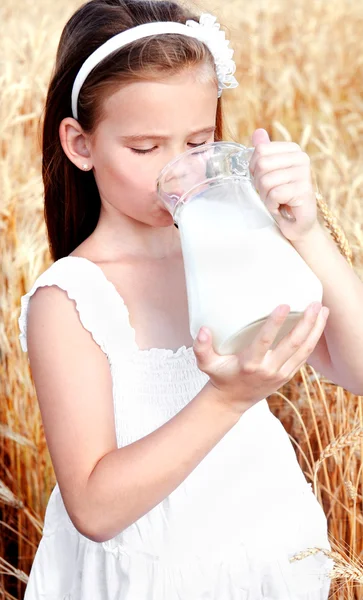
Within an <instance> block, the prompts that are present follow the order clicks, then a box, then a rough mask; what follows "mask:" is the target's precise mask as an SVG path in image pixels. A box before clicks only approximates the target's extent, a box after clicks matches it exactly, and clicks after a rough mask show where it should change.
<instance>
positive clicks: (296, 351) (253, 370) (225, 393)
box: [193, 302, 329, 414]
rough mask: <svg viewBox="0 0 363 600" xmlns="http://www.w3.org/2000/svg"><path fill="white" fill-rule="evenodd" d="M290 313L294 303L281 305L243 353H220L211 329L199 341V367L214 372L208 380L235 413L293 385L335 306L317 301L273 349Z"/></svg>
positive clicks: (204, 370) (195, 344)
mask: <svg viewBox="0 0 363 600" xmlns="http://www.w3.org/2000/svg"><path fill="white" fill-rule="evenodd" d="M289 312H290V307H289V306H287V305H280V306H278V307H277V308H276V309H275V310H274V311H273V312H272V313H271V315H270V316H269V318H268V319H267V321H266V323H265V324H264V325H263V327H262V328H261V330H260V331H259V333H258V334H257V335H256V337H255V339H254V341H253V342H252V343H251V344H250V345H249V346H248V347H247V348H246V349H244V350H243V351H242V352H241V353H239V354H228V355H226V356H221V355H220V354H217V353H216V352H215V351H214V349H213V346H212V336H211V332H210V330H209V329H207V328H205V327H203V331H204V332H205V333H207V336H208V337H207V340H206V341H200V340H199V339H198V337H197V338H196V339H195V341H194V344H193V350H194V354H195V356H196V359H197V364H198V368H199V369H200V370H201V371H203V372H204V373H206V374H207V375H209V378H210V381H209V382H208V383H210V384H212V385H213V386H214V387H215V388H217V390H219V391H220V392H221V393H220V399H221V401H222V402H224V403H225V404H226V405H228V407H229V408H231V409H232V410H233V411H234V412H237V413H239V414H243V413H244V412H245V411H246V410H247V409H248V408H250V407H251V406H253V405H254V404H256V402H259V401H260V400H263V399H264V398H266V397H267V396H269V395H270V394H272V393H273V392H275V391H276V390H278V389H279V388H280V387H281V386H283V385H284V384H285V383H287V382H288V381H289V380H290V379H291V378H292V377H293V376H294V375H295V373H296V372H297V371H298V370H299V369H300V368H301V367H302V366H303V364H304V363H305V362H306V360H307V358H308V357H309V356H310V354H311V353H312V352H313V350H314V348H315V346H316V344H317V343H318V341H319V339H320V337H321V335H322V333H323V331H324V328H325V325H326V321H327V318H328V315H329V309H328V308H327V307H322V305H321V303H320V302H313V304H310V305H309V306H308V307H307V309H306V310H305V312H304V315H303V316H302V318H301V319H300V321H299V322H298V323H297V324H296V325H295V327H294V329H293V330H292V331H291V332H290V333H288V334H287V335H286V336H285V337H284V338H283V339H282V340H281V341H280V342H279V344H278V345H277V346H276V348H274V349H273V350H271V349H270V348H271V345H272V343H273V342H274V340H275V338H276V335H277V333H278V332H279V330H280V328H281V326H282V324H283V323H284V321H285V319H286V317H287V315H288V314H289ZM207 385H208V384H207Z"/></svg>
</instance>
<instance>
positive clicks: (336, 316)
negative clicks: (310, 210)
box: [291, 224, 363, 395]
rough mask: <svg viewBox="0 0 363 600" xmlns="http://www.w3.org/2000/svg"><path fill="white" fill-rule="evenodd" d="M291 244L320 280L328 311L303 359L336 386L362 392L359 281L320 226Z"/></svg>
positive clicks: (362, 307) (362, 304)
mask: <svg viewBox="0 0 363 600" xmlns="http://www.w3.org/2000/svg"><path fill="white" fill-rule="evenodd" d="M291 243H292V244H293V246H294V247H295V248H296V250H297V251H298V252H299V254H300V255H301V256H302V257H303V259H304V260H305V262H307V264H308V265H309V266H310V267H311V269H312V270H313V271H314V273H315V274H316V275H317V276H318V278H319V279H320V281H321V282H322V284H323V288H324V296H323V305H324V306H327V307H328V308H329V310H330V313H329V318H328V321H327V325H326V327H325V330H324V334H323V335H322V337H321V338H320V340H319V342H318V344H317V346H316V348H315V350H314V351H313V352H312V354H311V355H310V357H309V359H308V361H307V362H308V363H309V364H310V365H311V366H312V367H314V369H316V370H317V371H318V372H319V373H322V374H323V375H324V376H325V377H327V378H328V379H330V380H331V381H333V382H334V383H336V384H337V385H341V386H342V387H344V388H346V389H347V390H349V391H350V392H352V393H354V394H358V395H363V362H362V361H363V283H362V282H361V280H360V279H359V277H358V276H357V275H356V273H355V272H354V271H353V269H352V268H351V267H350V266H349V264H348V263H347V261H346V260H345V258H344V257H343V256H342V255H341V253H340V251H339V250H338V248H337V246H336V244H335V242H333V240H332V239H331V237H330V236H329V234H328V233H327V232H326V231H325V229H323V227H322V226H321V225H319V224H317V225H316V226H315V227H314V228H313V229H312V230H311V231H310V232H309V233H308V234H307V235H306V236H305V237H304V238H303V239H302V240H300V241H299V242H294V241H292V242H291Z"/></svg>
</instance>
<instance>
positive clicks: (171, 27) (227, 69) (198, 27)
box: [72, 13, 238, 119]
mask: <svg viewBox="0 0 363 600" xmlns="http://www.w3.org/2000/svg"><path fill="white" fill-rule="evenodd" d="M164 33H179V34H182V35H187V36H189V37H193V38H196V39H197V40H200V41H201V42H204V43H205V44H206V45H207V46H208V48H209V50H210V51H211V53H212V54H213V57H214V62H215V66H216V73H217V77H218V98H219V97H220V96H221V94H222V90H223V89H226V88H235V87H237V85H238V82H237V80H236V79H235V77H233V73H234V72H235V70H236V64H235V62H234V61H233V60H232V56H233V50H232V49H231V48H228V45H229V41H228V40H226V39H225V33H224V31H220V25H219V23H217V22H216V17H214V16H213V15H210V14H209V13H203V14H202V15H201V17H200V19H199V23H197V22H196V21H192V20H188V21H187V22H186V24H185V25H184V24H183V23H174V22H173V21H158V22H154V23H145V24H143V25H138V26H137V27H132V28H131V29H127V30H126V31H122V32H121V33H118V34H117V35H114V36H113V37H112V38H110V39H109V40H107V42H105V43H104V44H102V46H100V47H99V48H97V50H95V51H94V52H93V53H92V54H91V55H90V56H89V57H88V58H87V59H86V60H85V62H84V63H83V65H82V67H81V68H80V70H79V72H78V74H77V77H76V79H75V81H74V84H73V88H72V113H73V117H74V118H75V119H78V111H77V104H78V95H79V92H80V89H81V87H82V85H83V84H84V82H85V80H86V78H87V77H88V75H89V74H90V72H91V71H92V69H94V68H95V67H96V66H97V65H98V63H100V62H101V61H102V60H103V59H104V58H106V57H107V56H108V55H109V54H111V53H112V52H114V51H115V50H119V49H120V48H122V47H123V46H126V45H127V44H130V43H131V42H134V41H135V40H139V39H141V38H144V37H148V36H150V35H158V34H164Z"/></svg>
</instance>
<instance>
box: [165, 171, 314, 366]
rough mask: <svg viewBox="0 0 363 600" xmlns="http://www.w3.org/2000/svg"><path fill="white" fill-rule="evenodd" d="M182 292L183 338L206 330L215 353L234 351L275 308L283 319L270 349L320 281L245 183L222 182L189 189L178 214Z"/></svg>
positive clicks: (247, 341)
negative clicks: (285, 311)
mask: <svg viewBox="0 0 363 600" xmlns="http://www.w3.org/2000/svg"><path fill="white" fill-rule="evenodd" d="M176 222H177V224H178V228H179V232H180V239H181V247H182V253H183V259H184V268H185V278H186V286H187V295H188V308H189V321H190V334H191V336H192V337H193V339H195V337H196V336H197V334H198V331H199V329H200V327H202V326H203V325H204V326H206V327H208V328H209V329H210V330H211V332H212V336H213V346H214V349H215V351H216V352H218V353H219V354H222V355H224V354H234V353H237V352H240V351H241V350H242V349H244V348H245V347H246V346H247V345H249V344H250V343H251V341H252V340H253V339H254V337H255V336H256V334H257V333H258V331H259V330H260V328H261V327H262V325H263V323H264V322H265V321H266V319H267V317H268V316H269V315H270V314H271V312H272V311H273V310H274V309H275V308H276V307H277V306H278V305H280V304H288V305H289V306H290V314H289V316H288V318H287V320H286V321H285V323H284V325H283V326H282V328H281V330H280V332H279V334H278V336H277V337H276V339H275V342H274V344H273V347H275V346H276V344H277V343H278V342H279V341H280V340H281V339H282V337H284V336H285V335H286V334H287V333H288V332H289V331H291V329H292V328H293V327H294V326H295V324H296V323H297V321H298V320H299V319H300V318H301V316H302V313H303V312H304V310H305V309H306V308H307V306H308V305H309V304H310V303H311V302H314V301H321V300H322V295H323V288H322V284H321V282H320V281H319V279H318V278H317V277H316V275H315V274H314V273H313V271H312V270H311V269H310V267H309V266H308V265H307V264H306V263H305V262H304V260H303V259H302V257H301V256H300V255H299V253H298V252H297V251H296V250H295V249H294V248H293V246H292V245H291V243H290V242H289V241H288V240H287V239H286V238H285V237H284V236H283V234H282V233H281V231H280V229H279V227H278V226H277V225H276V223H275V221H274V219H273V218H272V217H271V215H270V213H269V212H268V210H267V209H266V207H265V206H264V205H263V203H262V201H261V200H260V198H259V196H258V194H257V193H256V192H255V190H254V189H253V188H252V186H251V184H250V181H248V180H247V179H243V178H235V179H228V180H222V181H221V182H219V183H218V182H217V183H215V184H211V185H209V186H207V187H206V186H204V188H203V189H202V191H199V192H197V191H195V192H194V194H193V195H191V196H190V197H189V198H188V199H187V200H186V201H185V203H183V204H182V205H181V206H180V207H179V209H178V211H177V213H176Z"/></svg>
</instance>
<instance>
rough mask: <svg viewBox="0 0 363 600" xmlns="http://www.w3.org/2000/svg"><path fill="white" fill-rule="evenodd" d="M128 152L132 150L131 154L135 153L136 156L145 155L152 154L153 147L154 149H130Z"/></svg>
mask: <svg viewBox="0 0 363 600" xmlns="http://www.w3.org/2000/svg"><path fill="white" fill-rule="evenodd" d="M130 150H132V152H136V154H147V153H148V152H152V151H153V150H155V146H154V148H150V149H148V150H140V149H138V148H130Z"/></svg>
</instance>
